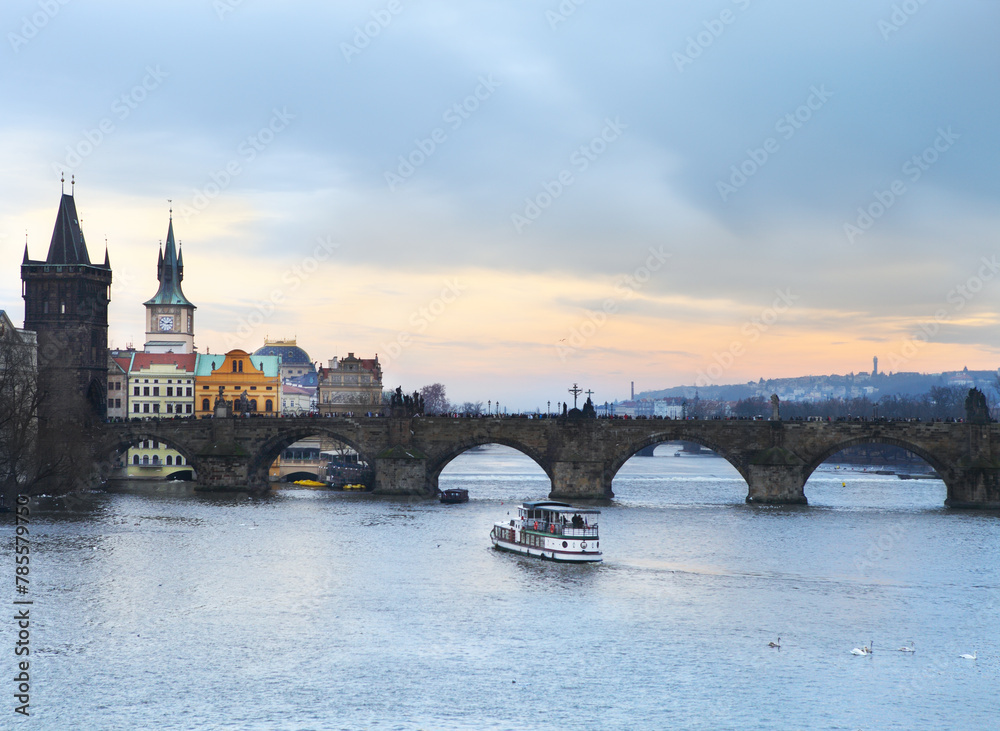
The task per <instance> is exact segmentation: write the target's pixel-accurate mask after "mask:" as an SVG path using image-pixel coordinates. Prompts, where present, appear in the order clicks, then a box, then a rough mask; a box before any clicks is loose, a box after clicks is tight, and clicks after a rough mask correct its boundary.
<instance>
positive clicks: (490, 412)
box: [486, 399, 493, 416]
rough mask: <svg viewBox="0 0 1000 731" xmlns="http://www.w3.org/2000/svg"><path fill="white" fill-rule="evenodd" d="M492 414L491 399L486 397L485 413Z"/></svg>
mask: <svg viewBox="0 0 1000 731" xmlns="http://www.w3.org/2000/svg"><path fill="white" fill-rule="evenodd" d="M492 414H493V399H486V415H487V416H491V415H492Z"/></svg>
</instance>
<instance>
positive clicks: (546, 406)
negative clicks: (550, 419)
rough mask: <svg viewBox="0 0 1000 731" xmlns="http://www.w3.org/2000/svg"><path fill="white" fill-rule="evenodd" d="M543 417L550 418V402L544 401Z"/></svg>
mask: <svg viewBox="0 0 1000 731" xmlns="http://www.w3.org/2000/svg"><path fill="white" fill-rule="evenodd" d="M545 415H546V416H552V402H551V401H546V402H545Z"/></svg>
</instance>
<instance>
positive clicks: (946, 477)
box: [803, 435, 952, 498]
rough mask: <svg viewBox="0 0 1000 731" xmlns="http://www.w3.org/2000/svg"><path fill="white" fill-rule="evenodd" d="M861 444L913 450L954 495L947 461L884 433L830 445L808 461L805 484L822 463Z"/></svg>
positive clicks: (949, 494) (950, 494)
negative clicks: (883, 434) (884, 445)
mask: <svg viewBox="0 0 1000 731" xmlns="http://www.w3.org/2000/svg"><path fill="white" fill-rule="evenodd" d="M859 444H888V445H891V446H893V447H899V448H900V449H905V450H906V451H907V452H913V454H915V455H917V456H918V457H920V459H922V460H923V461H924V462H926V463H927V464H929V465H930V466H931V467H933V468H934V470H935V471H936V472H937V473H938V474H939V475H941V479H942V480H943V481H944V484H945V489H946V490H947V497H948V498H951V497H952V486H951V484H950V483H951V478H952V469H951V468H950V466H949V465H948V463H947V462H944V461H942V460H941V459H940V458H939V457H936V456H935V455H934V453H933V452H929V451H927V450H926V449H924V448H923V447H921V446H920V445H918V444H914V443H913V442H908V441H906V440H905V439H897V438H895V437H889V436H882V435H871V436H861V437H855V438H853V439H847V440H845V441H842V442H837V443H836V444H832V445H830V446H828V447H827V448H825V449H824V450H823V451H821V452H819V453H818V454H817V455H815V456H813V458H812V459H811V460H809V461H808V462H807V463H806V466H805V469H804V470H803V484H804V483H806V482H808V481H809V478H810V477H812V474H813V472H815V471H816V470H817V469H818V468H819V466H820V465H821V464H823V463H824V462H826V461H827V460H828V459H830V457H832V456H834V455H835V454H837V453H838V452H842V451H843V450H845V449H848V448H849V447H856V446H858V445H859Z"/></svg>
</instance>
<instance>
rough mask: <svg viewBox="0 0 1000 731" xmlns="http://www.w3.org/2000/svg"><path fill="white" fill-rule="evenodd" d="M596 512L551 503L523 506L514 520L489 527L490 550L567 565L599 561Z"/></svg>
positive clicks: (543, 502)
mask: <svg viewBox="0 0 1000 731" xmlns="http://www.w3.org/2000/svg"><path fill="white" fill-rule="evenodd" d="M600 514H601V511H600V510H594V509H593V508H575V507H573V506H572V505H570V504H568V503H559V502H554V501H551V500H543V501H538V502H530V503H523V504H522V505H520V506H519V507H518V509H517V519H516V520H513V519H512V520H509V521H507V522H504V521H500V522H497V523H495V524H494V525H493V531H492V532H491V533H490V538H491V540H492V541H493V547H494V548H497V549H500V550H502V551H511V552H513V553H520V554H522V555H524V556H536V557H538V558H544V559H549V560H552V561H563V562H568V563H592V562H595V561H600V560H602V558H603V557H602V556H601V551H600V550H599V549H600V547H601V544H600V538H599V537H598V534H597V516H598V515H600Z"/></svg>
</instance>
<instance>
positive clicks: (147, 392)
mask: <svg viewBox="0 0 1000 731" xmlns="http://www.w3.org/2000/svg"><path fill="white" fill-rule="evenodd" d="M136 395H137V396H138V394H136ZM142 395H143V396H148V395H149V386H143V387H142Z"/></svg>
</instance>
